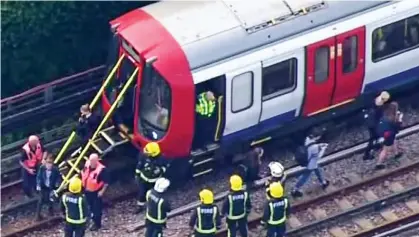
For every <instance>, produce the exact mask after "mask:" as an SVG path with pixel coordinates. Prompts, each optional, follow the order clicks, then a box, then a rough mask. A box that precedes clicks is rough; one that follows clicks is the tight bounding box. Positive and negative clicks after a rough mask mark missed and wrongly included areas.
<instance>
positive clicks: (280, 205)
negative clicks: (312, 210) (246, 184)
mask: <svg viewBox="0 0 419 237" xmlns="http://www.w3.org/2000/svg"><path fill="white" fill-rule="evenodd" d="M287 206H288V199H286V198H285V199H282V200H275V201H272V202H270V203H269V213H270V215H269V219H268V224H270V225H279V224H283V223H284V222H285V220H286V219H287V216H286V210H287Z"/></svg>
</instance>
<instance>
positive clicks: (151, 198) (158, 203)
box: [146, 189, 171, 224]
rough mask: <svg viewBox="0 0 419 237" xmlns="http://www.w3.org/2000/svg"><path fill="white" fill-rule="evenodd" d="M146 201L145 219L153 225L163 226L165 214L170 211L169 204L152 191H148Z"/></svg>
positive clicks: (159, 194) (165, 219)
mask: <svg viewBox="0 0 419 237" xmlns="http://www.w3.org/2000/svg"><path fill="white" fill-rule="evenodd" d="M146 200H147V210H146V219H147V220H148V221H150V222H153V223H154V224H165V223H166V221H167V214H168V213H169V212H170V211H171V207H170V204H169V203H168V202H167V201H166V200H165V199H164V198H163V197H162V194H161V193H158V192H156V190H154V189H152V190H148V192H147V194H146Z"/></svg>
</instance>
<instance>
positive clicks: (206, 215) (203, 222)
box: [189, 189, 221, 237]
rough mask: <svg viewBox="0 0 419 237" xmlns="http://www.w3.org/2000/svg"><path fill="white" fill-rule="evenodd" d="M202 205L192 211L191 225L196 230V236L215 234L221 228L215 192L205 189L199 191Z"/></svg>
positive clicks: (205, 236)
mask: <svg viewBox="0 0 419 237" xmlns="http://www.w3.org/2000/svg"><path fill="white" fill-rule="evenodd" d="M199 198H200V200H201V205H200V206H199V207H197V208H196V209H195V210H194V212H193V213H192V216H191V219H190V221H189V226H190V227H191V229H195V230H194V237H209V236H215V233H216V232H217V229H220V228H221V216H220V212H219V210H218V207H217V205H215V204H214V194H213V193H212V192H211V191H210V190H208V189H203V190H202V191H201V192H200V193H199Z"/></svg>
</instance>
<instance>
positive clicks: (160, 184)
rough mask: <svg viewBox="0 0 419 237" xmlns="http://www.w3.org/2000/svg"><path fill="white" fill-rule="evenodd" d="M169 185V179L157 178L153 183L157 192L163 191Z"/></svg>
mask: <svg viewBox="0 0 419 237" xmlns="http://www.w3.org/2000/svg"><path fill="white" fill-rule="evenodd" d="M169 186H170V181H169V180H168V179H165V178H159V179H157V181H156V183H155V184H154V190H156V191H157V192H158V193H163V192H164V191H166V190H167V188H168V187H169Z"/></svg>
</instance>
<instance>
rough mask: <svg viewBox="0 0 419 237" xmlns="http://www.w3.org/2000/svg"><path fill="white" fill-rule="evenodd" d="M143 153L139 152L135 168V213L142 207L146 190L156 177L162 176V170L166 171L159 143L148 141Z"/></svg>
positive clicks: (151, 185)
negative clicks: (136, 192)
mask: <svg viewBox="0 0 419 237" xmlns="http://www.w3.org/2000/svg"><path fill="white" fill-rule="evenodd" d="M143 153H144V155H145V156H143V155H141V154H140V158H139V160H138V164H137V167H136V169H135V173H136V180H137V182H138V186H139V195H138V200H137V206H138V209H137V211H136V212H137V213H138V212H141V211H142V210H143V208H144V205H145V201H146V193H147V191H148V190H150V189H151V188H153V186H154V183H155V182H156V181H157V179H158V178H160V177H162V176H163V174H164V172H166V167H164V165H162V163H161V162H162V159H161V157H160V153H161V152H160V146H159V144H157V143H156V142H150V143H148V144H147V145H146V146H145V147H144V149H143Z"/></svg>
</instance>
